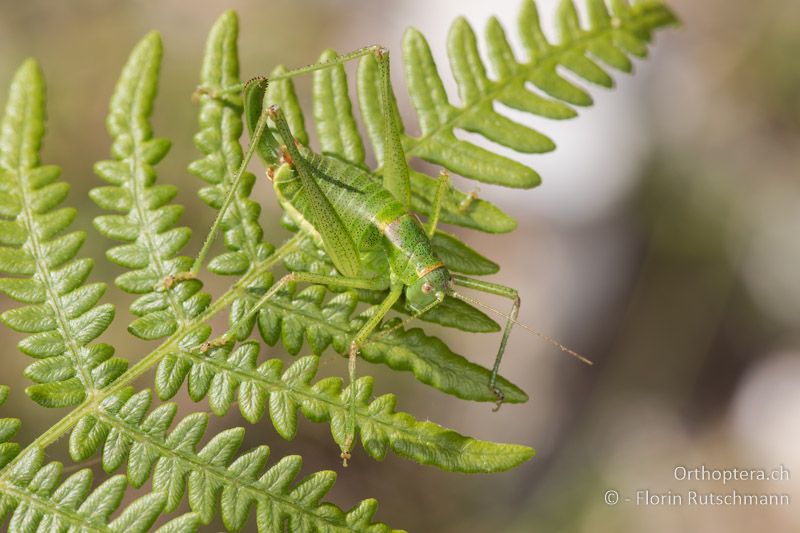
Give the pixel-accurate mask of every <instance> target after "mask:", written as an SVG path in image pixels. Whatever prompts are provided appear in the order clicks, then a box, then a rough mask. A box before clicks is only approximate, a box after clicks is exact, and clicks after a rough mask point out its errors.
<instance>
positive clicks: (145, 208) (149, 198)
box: [90, 33, 210, 339]
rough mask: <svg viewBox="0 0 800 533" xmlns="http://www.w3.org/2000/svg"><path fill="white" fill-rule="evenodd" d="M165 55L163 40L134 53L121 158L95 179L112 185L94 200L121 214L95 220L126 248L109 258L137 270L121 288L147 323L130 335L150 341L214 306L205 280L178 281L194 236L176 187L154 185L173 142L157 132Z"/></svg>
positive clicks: (118, 98) (121, 89) (114, 104)
mask: <svg viewBox="0 0 800 533" xmlns="http://www.w3.org/2000/svg"><path fill="white" fill-rule="evenodd" d="M161 55H162V52H161V38H160V37H159V36H158V34H157V33H151V34H149V35H147V36H145V37H144V38H143V39H142V40H141V41H140V42H139V44H138V45H137V46H136V47H135V48H134V50H133V52H131V55H130V58H129V59H128V62H127V63H126V65H125V67H124V68H123V71H122V75H121V76H120V79H119V81H118V82H117V86H116V89H115V90H114V94H113V96H112V99H111V105H110V108H109V115H108V119H107V127H108V132H109V134H110V135H111V137H112V138H113V140H114V143H113V146H112V148H111V153H112V156H113V157H114V159H113V160H107V161H101V162H99V163H97V164H96V165H95V172H96V173H97V174H98V175H99V176H100V177H101V178H103V179H104V180H106V181H107V182H109V183H111V184H112V185H111V186H107V187H99V188H96V189H93V190H92V191H91V193H90V195H91V197H92V199H93V200H94V201H95V203H97V204H98V205H99V206H100V207H102V208H104V209H108V210H112V211H116V212H118V213H119V214H115V215H103V216H99V217H97V218H95V227H96V228H97V230H98V231H99V232H100V233H102V234H103V235H105V236H106V237H108V238H111V239H115V240H121V241H124V242H126V243H127V244H124V245H121V246H116V247H114V248H111V249H110V250H108V252H107V254H106V255H107V256H108V258H109V259H110V260H111V261H113V262H115V263H117V264H119V265H121V266H123V267H126V268H129V269H131V271H130V272H126V273H124V274H122V275H121V276H119V277H118V278H117V279H116V284H117V286H119V287H120V288H121V289H122V290H124V291H126V292H129V293H133V294H141V295H142V296H140V297H139V298H138V299H137V300H136V301H134V302H133V304H132V305H131V312H132V313H133V314H135V315H137V316H139V317H140V318H138V319H137V320H135V321H134V322H133V323H131V324H130V326H129V328H128V329H129V330H130V331H131V333H133V334H134V335H136V336H137V337H140V338H143V339H157V338H161V337H166V336H168V335H171V334H172V333H174V332H175V331H176V330H177V329H178V326H179V325H184V324H186V323H187V321H189V320H190V319H191V318H193V317H195V316H197V315H199V314H200V313H201V312H202V311H203V310H204V309H205V308H206V307H207V306H208V304H209V302H210V297H209V295H208V294H205V293H202V292H200V289H201V288H202V283H200V281H198V280H196V279H187V280H182V279H177V280H176V279H174V276H176V275H178V274H180V273H182V272H185V271H188V270H189V269H190V267H191V265H192V260H191V259H190V258H189V257H184V256H178V255H177V254H178V252H179V251H180V250H181V249H182V248H183V247H184V245H185V244H186V243H187V242H188V240H189V238H190V236H191V231H190V230H189V228H186V227H176V223H177V221H178V219H179V218H180V216H181V213H182V212H183V207H182V206H180V205H175V204H169V202H170V201H171V200H172V198H173V197H174V196H175V194H176V192H177V190H176V188H175V187H173V186H171V185H156V183H155V180H156V173H155V170H154V168H153V166H154V165H155V164H156V163H158V162H159V161H160V160H161V159H162V158H163V157H164V156H165V155H166V154H167V151H168V150H169V148H170V142H169V141H168V140H167V139H162V138H154V137H153V132H152V127H151V125H150V115H151V113H152V109H153V101H154V99H155V95H156V90H157V84H158V71H159V68H160V65H161Z"/></svg>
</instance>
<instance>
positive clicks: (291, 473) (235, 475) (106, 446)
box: [70, 388, 389, 532]
mask: <svg viewBox="0 0 800 533" xmlns="http://www.w3.org/2000/svg"><path fill="white" fill-rule="evenodd" d="M150 402H151V394H150V391H149V390H144V391H141V392H138V393H136V394H134V393H133V389H131V388H128V389H125V390H124V391H122V392H121V393H119V394H117V395H115V396H113V397H110V398H108V399H107V400H106V401H105V402H104V403H103V405H102V406H101V408H100V410H99V411H98V413H97V415H96V416H93V417H87V418H84V419H83V420H81V422H80V423H79V424H78V425H77V426H76V428H75V430H74V431H73V432H72V434H71V436H70V453H71V455H72V457H73V459H74V460H76V461H82V460H85V459H87V458H88V457H91V456H92V455H94V454H95V453H96V452H97V451H98V450H100V449H102V461H103V468H104V469H105V470H106V471H107V472H112V471H114V470H116V469H117V468H119V467H120V466H122V465H123V463H126V462H127V465H126V469H127V473H128V474H127V476H128V480H129V482H130V483H131V485H133V486H134V487H140V486H142V485H143V484H144V483H145V481H147V479H149V478H150V476H151V472H152V477H153V488H154V490H159V491H163V493H164V511H165V512H170V511H172V510H174V509H175V508H177V506H178V505H179V504H180V503H181V501H183V497H184V495H185V494H186V492H187V490H188V502H189V506H190V507H191V509H192V510H193V511H194V512H195V513H197V515H198V516H199V518H200V521H201V522H202V523H204V524H207V523H209V522H210V521H211V520H212V519H213V518H214V516H215V515H216V514H217V512H218V511H219V512H221V515H222V521H223V523H224V524H225V527H226V528H227V529H228V530H229V531H238V530H239V529H241V528H242V526H243V525H244V523H245V522H246V521H247V518H248V516H249V514H250V509H251V507H252V506H253V505H255V507H256V516H257V522H258V530H259V531H260V532H273V531H274V532H282V531H284V530H285V528H286V527H287V525H288V528H289V530H290V531H375V532H379V531H389V528H388V527H387V526H386V525H384V524H380V523H373V522H372V516H373V514H374V512H375V509H376V506H377V502H375V500H365V501H363V502H361V503H360V504H358V505H357V506H356V507H354V508H353V509H351V510H350V511H348V512H344V511H342V510H341V509H339V508H338V507H336V506H334V505H332V504H328V503H321V502H320V500H321V499H322V497H323V496H325V494H326V493H327V492H328V491H329V490H330V488H331V486H332V485H333V483H334V481H335V479H336V474H335V473H334V472H331V471H322V472H316V473H314V474H311V475H309V476H307V477H305V478H304V479H302V480H301V481H300V482H299V483H296V484H295V483H294V482H295V479H296V477H297V474H298V472H299V470H300V466H301V463H302V460H301V458H300V457H298V456H289V457H284V458H283V459H281V460H280V461H278V462H277V463H276V464H275V465H273V466H272V467H270V468H268V469H267V470H264V469H265V467H266V464H267V459H268V458H269V447H267V446H259V447H257V448H255V449H253V450H250V451H248V452H246V453H244V454H241V455H239V456H238V457H237V455H236V454H237V451H238V450H239V447H240V446H241V445H242V442H243V440H244V429H242V428H232V429H227V430H225V431H222V432H221V433H219V434H217V435H215V436H214V437H213V438H211V440H209V441H208V442H207V443H206V444H205V446H203V447H202V449H200V450H198V449H197V447H198V444H199V442H200V440H201V439H202V438H203V436H204V434H205V433H206V429H207V425H208V415H206V414H205V413H194V414H190V415H188V416H186V417H185V418H183V419H182V420H180V421H179V422H178V423H177V424H176V425H175V427H174V428H173V429H172V431H169V432H168V429H169V427H170V426H171V425H172V422H173V420H174V418H175V413H176V411H177V406H176V405H175V404H172V403H166V404H162V405H159V406H158V407H157V408H155V409H154V410H152V411H150V413H148V412H147V411H148V409H149V407H150Z"/></svg>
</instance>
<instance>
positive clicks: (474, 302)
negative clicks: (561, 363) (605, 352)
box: [448, 289, 594, 365]
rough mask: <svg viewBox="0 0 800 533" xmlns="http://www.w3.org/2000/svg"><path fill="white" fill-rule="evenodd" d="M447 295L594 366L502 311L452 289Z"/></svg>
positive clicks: (574, 352)
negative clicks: (507, 322)
mask: <svg viewBox="0 0 800 533" xmlns="http://www.w3.org/2000/svg"><path fill="white" fill-rule="evenodd" d="M448 294H449V295H450V296H453V297H455V298H458V299H459V300H462V301H464V302H467V303H468V304H472V305H477V306H478V307H482V308H484V309H486V310H488V311H491V312H493V313H495V314H497V315H499V316H501V317H503V318H505V319H506V320H508V321H510V322H512V323H514V324H515V325H517V326H519V327H521V328H523V329H526V330H528V331H529V332H530V333H533V334H534V335H536V336H537V337H539V338H540V339H543V340H545V341H547V342H549V343H550V344H552V345H553V346H555V347H556V348H558V349H559V350H561V351H562V352H564V353H567V354H569V355H571V356H573V357H575V358H577V359H578V360H579V361H581V362H583V363H586V364H587V365H593V364H594V363H593V362H592V361H590V360H589V359H587V358H585V357H584V356H582V355H581V354H579V353H578V352H576V351H574V350H570V349H569V348H567V347H566V346H564V345H563V344H561V343H560V342H558V341H557V340H556V339H554V338H553V337H550V336H548V335H545V334H544V333H542V332H541V331H536V330H535V329H533V328H532V327H530V326H527V325H525V324H523V323H522V322H519V321H517V320H514V319H513V318H511V317H510V316H508V315H507V314H505V313H503V312H502V311H498V310H497V309H495V308H494V307H492V306H490V305H486V304H485V303H483V302H479V301H478V300H475V299H474V298H470V297H469V296H465V295H463V294H461V293H458V292H456V291H454V290H452V289H451V290H450V292H449V293H448Z"/></svg>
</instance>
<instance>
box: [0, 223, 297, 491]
mask: <svg viewBox="0 0 800 533" xmlns="http://www.w3.org/2000/svg"><path fill="white" fill-rule="evenodd" d="M301 239H302V235H299V234H298V235H295V236H294V237H292V238H290V239H289V240H287V241H286V242H285V243H284V244H283V245H282V246H281V247H280V248H279V249H278V250H276V251H275V253H274V254H272V255H271V256H270V257H269V258H268V259H267V260H266V261H264V262H263V263H261V264H259V265H256V266H254V267H253V268H252V269H251V270H250V272H248V273H247V274H245V275H243V276H242V277H241V279H239V281H238V282H236V283H235V284H234V285H233V286H231V288H230V289H228V291H226V292H225V293H224V294H222V295H221V296H220V297H219V298H217V300H216V301H214V303H213V304H211V305H210V306H208V308H207V309H206V310H205V311H203V313H201V314H200V315H198V316H196V317H194V318H193V319H191V321H190V322H186V323H183V324H182V325H181V326H180V327H179V328H178V330H177V331H175V333H173V334H172V335H171V336H170V337H169V338H168V339H166V340H165V341H164V342H163V343H161V345H160V346H158V348H156V349H155V350H153V351H152V352H150V353H149V354H148V355H146V356H145V357H144V358H142V359H141V360H139V361H138V362H137V363H136V364H134V365H133V366H131V367H130V368H128V370H127V371H125V373H124V374H122V375H121V376H120V377H119V378H117V379H116V381H114V383H112V384H111V385H109V386H108V387H106V388H104V389H99V390H95V391H94V392H93V393H92V394H91V395H90V396H87V398H86V400H85V401H84V402H83V403H82V404H80V405H79V406H78V407H76V408H75V409H73V410H72V411H70V412H69V413H68V414H67V415H66V416H65V417H64V418H62V419H61V420H59V421H58V422H56V423H55V424H54V425H52V426H51V427H50V428H49V429H48V430H47V431H45V432H44V433H42V434H41V435H39V436H38V437H37V438H36V440H34V441H33V442H31V443H30V444H29V445H28V446H26V447H25V449H24V450H22V451H21V452H20V453H19V454H18V455H17V456H16V457H15V458H14V459H13V460H12V461H10V462H9V463H8V464H7V465H6V466H4V467H3V468H2V470H0V484H2V483H3V480H5V479H6V476H7V475H8V474H9V473H10V472H11V471H12V470H13V468H14V466H15V465H16V464H17V463H18V462H19V461H20V460H21V459H22V458H23V457H25V455H26V453H27V452H28V451H30V450H33V449H35V448H41V449H45V448H47V447H48V446H50V445H51V444H53V443H54V442H56V441H57V440H58V439H59V438H61V437H62V436H63V435H65V434H66V433H67V432H68V431H69V430H70V429H71V428H72V427H73V426H74V425H75V424H77V423H78V421H79V420H80V419H81V418H83V417H84V416H86V415H90V414H96V413H97V412H98V411H99V409H98V408H99V406H100V404H101V403H102V402H103V401H104V400H105V399H106V398H108V397H110V396H112V395H114V394H116V393H117V392H119V391H121V390H122V389H123V388H125V387H126V386H127V385H129V384H130V383H131V382H133V381H134V380H135V379H136V378H138V377H139V376H141V375H142V374H144V373H145V372H147V371H148V370H150V369H151V368H153V367H154V366H155V365H157V364H158V362H159V361H161V359H162V358H164V357H165V356H166V355H167V354H168V353H170V352H172V351H175V350H176V347H177V345H178V342H179V341H180V340H181V339H182V338H183V337H184V336H185V335H186V334H187V333H189V331H191V330H192V329H193V328H195V327H196V326H198V325H199V324H204V323H206V322H207V321H208V320H210V319H211V317H213V316H214V315H215V314H217V313H218V312H220V311H221V310H223V309H224V308H225V307H226V306H227V305H228V304H229V303H230V302H231V301H232V300H233V299H234V298H235V297H236V295H237V293H238V292H239V291H240V290H241V289H242V288H243V287H247V286H248V285H249V284H251V283H252V282H253V281H254V280H255V279H257V278H258V276H260V275H261V274H263V273H264V272H266V271H270V270H272V269H273V268H274V267H275V266H276V265H277V264H279V263H280V262H281V260H282V259H283V257H284V256H285V255H286V254H288V253H290V252H291V251H293V250H294V247H295V246H296V245H297V244H298V243H299V241H300V240H301Z"/></svg>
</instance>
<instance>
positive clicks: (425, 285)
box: [422, 281, 433, 294]
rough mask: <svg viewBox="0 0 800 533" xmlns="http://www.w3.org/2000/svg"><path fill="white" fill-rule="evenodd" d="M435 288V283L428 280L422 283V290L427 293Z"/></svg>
mask: <svg viewBox="0 0 800 533" xmlns="http://www.w3.org/2000/svg"><path fill="white" fill-rule="evenodd" d="M432 290H433V285H431V284H430V283H428V282H427V281H426V282H425V283H423V284H422V292H424V293H425V294H429V293H430V292H431V291H432Z"/></svg>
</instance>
